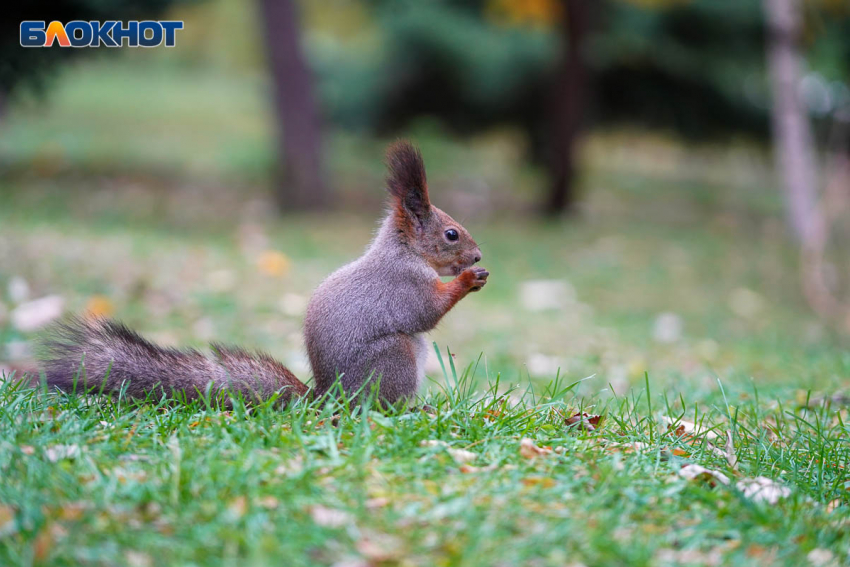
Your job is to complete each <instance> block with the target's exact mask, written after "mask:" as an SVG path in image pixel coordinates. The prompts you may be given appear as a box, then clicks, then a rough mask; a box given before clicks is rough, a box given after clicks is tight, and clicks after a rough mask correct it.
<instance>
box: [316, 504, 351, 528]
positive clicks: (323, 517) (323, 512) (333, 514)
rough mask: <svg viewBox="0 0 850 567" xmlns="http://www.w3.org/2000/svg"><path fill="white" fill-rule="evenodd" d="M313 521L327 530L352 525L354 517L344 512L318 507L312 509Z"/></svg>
mask: <svg viewBox="0 0 850 567" xmlns="http://www.w3.org/2000/svg"><path fill="white" fill-rule="evenodd" d="M310 516H311V517H312V518H313V521H314V522H316V523H317V524H318V525H320V526H324V527H326V528H339V527H342V526H344V525H346V524H349V523H351V521H352V519H353V518H352V516H351V514H349V513H348V512H345V511H344V510H335V509H333V508H328V507H326V506H321V505H316V506H312V507H311V508H310Z"/></svg>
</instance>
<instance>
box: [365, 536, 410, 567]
mask: <svg viewBox="0 0 850 567" xmlns="http://www.w3.org/2000/svg"><path fill="white" fill-rule="evenodd" d="M356 547H357V551H359V552H360V553H361V554H362V555H363V556H364V557H365V558H366V559H369V560H370V561H371V562H372V564H374V563H385V562H389V561H393V560H397V559H399V558H400V557H401V556H402V545H401V541H400V540H399V539H398V538H396V537H393V536H391V535H387V534H373V535H370V536H368V537H364V538H363V539H360V540H359V541H358V542H357V544H356Z"/></svg>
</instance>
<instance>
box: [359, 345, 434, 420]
mask: <svg viewBox="0 0 850 567" xmlns="http://www.w3.org/2000/svg"><path fill="white" fill-rule="evenodd" d="M426 356H427V352H426V351H425V350H424V340H423V339H422V338H421V337H419V336H410V335H408V334H405V333H396V334H392V335H387V336H384V337H381V338H380V339H378V340H377V341H375V342H373V343H372V344H371V345H370V346H369V352H368V355H367V360H369V362H370V363H369V364H368V365H367V368H368V372H367V375H368V374H370V373H371V375H372V380H373V381H375V380H378V379H380V381H381V382H380V387H379V390H378V395H379V397H380V398H381V401H382V402H384V403H388V404H391V405H394V404H396V403H397V402H399V401H402V400H405V399H407V400H412V399H413V398H414V397H415V396H416V391H417V389H418V387H419V382H420V372H424V363H425V358H424V357H426ZM420 360H421V364H420Z"/></svg>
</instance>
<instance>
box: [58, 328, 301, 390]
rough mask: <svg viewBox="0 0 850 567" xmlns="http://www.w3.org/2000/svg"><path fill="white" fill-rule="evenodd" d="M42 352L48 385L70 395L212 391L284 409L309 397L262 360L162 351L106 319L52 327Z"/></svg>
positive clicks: (231, 352) (216, 350) (237, 352)
mask: <svg viewBox="0 0 850 567" xmlns="http://www.w3.org/2000/svg"><path fill="white" fill-rule="evenodd" d="M43 346H44V349H43V354H42V360H43V368H44V372H45V376H46V379H47V384H48V385H49V386H53V387H57V388H60V389H62V390H65V391H68V392H70V391H72V390H73V389H74V388H75V387H76V389H77V391H86V392H89V391H94V392H97V391H101V390H102V391H103V392H104V393H110V394H116V393H118V392H120V391H121V390H122V389H123V390H124V391H125V393H126V394H127V395H129V396H132V397H145V396H146V395H147V394H148V393H149V392H153V393H154V394H159V393H160V392H162V391H165V392H166V393H168V394H169V395H172V394H174V393H182V394H181V395H185V396H186V398H188V399H194V398H197V397H198V396H199V395H202V394H204V393H205V392H206V391H207V387H208V386H210V385H211V392H212V394H213V395H214V396H215V395H218V394H219V393H223V392H233V393H241V394H242V396H243V397H244V399H245V400H247V401H249V402H250V401H254V402H256V401H262V400H267V399H269V398H271V397H272V396H273V395H274V394H275V392H278V391H280V392H281V396H280V398H281V401H282V402H284V403H286V402H289V401H290V400H291V399H293V398H297V397H301V396H303V395H305V394H306V393H307V391H308V388H307V386H305V385H304V384H303V383H302V382H301V381H299V380H298V379H297V378H296V377H295V375H293V374H292V372H290V371H289V370H288V369H287V368H286V367H285V366H283V365H282V364H281V363H279V362H277V361H276V360H274V359H272V358H271V357H270V356H268V355H266V354H263V353H256V354H254V353H249V352H246V351H244V350H241V349H236V348H230V347H223V346H221V345H217V344H213V345H212V350H213V355H214V356H213V357H207V356H204V355H203V354H201V353H200V352H198V351H197V350H194V349H173V348H163V347H160V346H157V345H155V344H153V343H151V342H149V341H147V340H145V339H143V338H142V337H141V336H139V335H138V334H137V333H136V332H134V331H132V330H130V329H128V328H127V327H125V326H124V325H122V324H121V323H118V322H116V321H110V320H106V319H81V318H69V319H67V320H65V321H63V322H61V323H59V324H57V325H55V326H54V327H53V329H52V331H51V332H50V333H48V334H47V335H46V338H45V340H44V342H43ZM225 403H229V400H228V399H227V398H225Z"/></svg>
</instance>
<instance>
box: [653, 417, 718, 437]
mask: <svg viewBox="0 0 850 567" xmlns="http://www.w3.org/2000/svg"><path fill="white" fill-rule="evenodd" d="M661 421H662V422H664V423H666V424H667V429H670V430H674V431H675V432H676V435H678V436H679V437H684V436H685V435H691V436H694V437H705V438H706V439H708V440H709V441H711V440H714V439H717V437H718V435H717V433H715V432H714V431H710V430H707V429H703V428H702V427H701V426H697V425H696V424H695V423H692V422H690V421H685V420H683V419H673V418H672V417H668V416H666V415H662V416H661Z"/></svg>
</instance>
